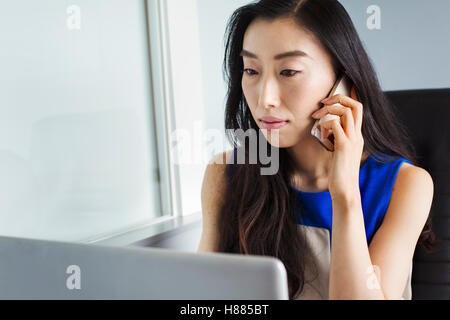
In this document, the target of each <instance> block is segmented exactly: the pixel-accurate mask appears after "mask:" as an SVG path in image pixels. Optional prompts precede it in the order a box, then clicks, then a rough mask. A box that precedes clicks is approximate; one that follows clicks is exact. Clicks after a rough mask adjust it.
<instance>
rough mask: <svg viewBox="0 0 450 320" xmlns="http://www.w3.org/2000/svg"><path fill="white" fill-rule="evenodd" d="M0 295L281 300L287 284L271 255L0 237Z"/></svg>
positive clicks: (45, 297)
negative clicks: (194, 251) (182, 250)
mask: <svg viewBox="0 0 450 320" xmlns="http://www.w3.org/2000/svg"><path fill="white" fill-rule="evenodd" d="M0 299H39V300H41V299H58V300H59V299H61V300H67V299H69V300H71V299H123V300H128V299H139V300H141V299H156V300H157V299H168V300H199V299H205V300H234V299H236V300H287V299H288V287H287V274H286V269H285V267H284V265H283V263H282V262H281V261H280V260H279V259H276V258H273V257H267V256H249V255H240V254H230V253H204V252H201V253H192V252H181V251H175V250H172V249H162V248H148V247H113V246H104V245H95V244H81V243H71V242H58V241H48V240H35V239H23V238H13V237H0Z"/></svg>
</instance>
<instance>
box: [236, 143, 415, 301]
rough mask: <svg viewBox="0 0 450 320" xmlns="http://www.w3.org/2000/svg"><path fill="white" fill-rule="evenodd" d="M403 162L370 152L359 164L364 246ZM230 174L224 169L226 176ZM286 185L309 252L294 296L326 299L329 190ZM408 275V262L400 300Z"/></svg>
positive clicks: (378, 222)
mask: <svg viewBox="0 0 450 320" xmlns="http://www.w3.org/2000/svg"><path fill="white" fill-rule="evenodd" d="M235 151H236V148H235V149H234V150H233V154H232V157H231V159H230V160H231V161H230V162H229V163H233V162H232V159H233V157H234V153H235ZM403 162H407V163H409V164H412V163H411V162H410V161H409V160H408V159H406V158H399V159H397V160H394V161H390V162H385V163H381V162H379V161H377V159H376V158H375V156H374V155H371V156H369V157H368V158H367V159H366V160H365V161H364V163H363V164H362V165H361V167H360V171H359V188H360V193H361V204H362V209H363V215H364V227H365V231H366V239H367V244H368V245H369V244H370V242H371V240H372V238H373V236H374V235H375V233H376V231H377V230H378V228H379V227H380V226H381V223H382V222H383V218H384V215H385V213H386V210H387V208H388V205H389V201H390V198H391V193H392V189H393V186H394V182H395V179H396V176H397V173H398V170H399V169H400V166H401V165H402V164H403ZM230 167H231V166H230ZM230 170H231V169H230ZM230 173H231V171H228V176H229V175H230ZM290 188H291V189H292V190H293V192H295V194H296V196H297V197H298V199H299V202H300V207H301V210H300V211H301V213H300V212H298V214H297V223H298V224H297V227H298V230H299V232H302V233H303V234H304V235H305V238H306V242H307V245H308V246H309V248H310V251H311V252H312V253H313V254H312V256H311V257H310V258H309V259H310V260H308V261H306V270H305V287H304V289H303V291H302V292H301V293H300V294H299V295H298V296H297V297H295V299H298V300H301V299H328V285H329V283H328V280H329V270H330V253H331V239H332V237H331V236H332V235H331V231H332V218H333V212H332V201H331V196H330V192H329V191H328V190H326V191H322V192H306V191H301V190H299V189H296V188H294V187H293V186H290ZM375 272H376V268H375ZM411 274H412V261H411V267H410V273H409V277H408V281H407V283H406V285H405V290H404V292H403V295H402V299H406V300H410V299H411V295H412V294H411ZM369 275H370V274H369ZM381 276H382V275H381Z"/></svg>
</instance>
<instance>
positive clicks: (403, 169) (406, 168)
mask: <svg viewBox="0 0 450 320" xmlns="http://www.w3.org/2000/svg"><path fill="white" fill-rule="evenodd" d="M408 184H411V185H414V186H415V187H416V188H418V189H419V190H422V191H424V192H426V191H428V192H429V191H433V190H434V185H433V178H432V177H431V174H430V173H429V172H428V171H427V170H425V169H424V168H421V167H418V166H415V165H412V164H409V163H407V162H403V163H402V165H401V166H400V169H399V170H398V174H397V178H396V180H395V183H394V188H395V186H396V185H398V188H397V189H400V188H402V187H407V185H408Z"/></svg>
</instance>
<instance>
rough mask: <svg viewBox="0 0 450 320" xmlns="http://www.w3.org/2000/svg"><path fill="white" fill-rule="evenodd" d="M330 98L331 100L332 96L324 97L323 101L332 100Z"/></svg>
mask: <svg viewBox="0 0 450 320" xmlns="http://www.w3.org/2000/svg"><path fill="white" fill-rule="evenodd" d="M330 100H331V97H328V98H325V99H323V100H322V101H321V102H327V101H330Z"/></svg>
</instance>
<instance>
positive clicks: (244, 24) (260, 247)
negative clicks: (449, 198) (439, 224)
mask: <svg viewBox="0 0 450 320" xmlns="http://www.w3.org/2000/svg"><path fill="white" fill-rule="evenodd" d="M285 17H288V18H292V19H294V21H296V22H297V23H298V25H299V26H301V27H304V28H306V29H307V30H309V31H310V32H312V34H313V35H314V36H315V37H316V38H317V39H318V40H319V41H320V42H321V43H322V44H323V46H324V47H325V48H326V50H327V51H328V53H329V54H330V56H331V57H332V63H333V67H334V71H335V73H336V75H338V74H340V73H341V72H345V73H346V74H347V76H348V77H349V78H350V79H351V80H352V82H353V84H354V85H355V87H356V92H357V97H358V100H359V101H360V102H361V103H362V104H363V105H364V108H363V110H364V114H363V123H362V134H363V138H364V151H365V152H366V153H367V154H369V155H373V156H374V157H375V158H376V159H377V161H381V162H386V161H392V160H395V159H398V158H400V157H404V158H406V159H408V160H409V161H411V163H412V164H414V165H418V162H417V155H416V151H415V149H414V147H413V145H412V143H411V142H410V137H409V136H408V134H407V131H406V130H405V127H404V126H403V125H402V124H401V123H399V121H398V120H397V119H396V118H395V114H394V112H393V108H392V105H391V103H390V101H389V100H388V99H387V98H386V96H385V94H384V92H383V91H382V89H381V87H380V84H379V81H378V79H377V76H376V74H375V71H374V68H373V67H372V64H371V61H370V59H369V57H368V55H367V53H366V51H365V49H364V48H363V45H362V43H361V40H360V38H359V36H358V33H357V31H356V29H355V27H354V25H353V22H352V20H351V18H350V16H349V15H348V13H347V11H346V10H345V8H344V7H343V6H342V5H341V4H340V3H339V2H338V1H336V0H300V1H299V0H260V1H258V2H254V3H250V4H248V5H245V6H243V7H240V8H239V9H237V10H236V11H234V13H233V14H232V16H231V18H230V19H229V21H228V24H227V29H226V38H225V58H224V64H223V71H224V77H225V81H226V83H227V85H228V90H227V97H226V110H225V128H226V129H227V130H226V136H227V138H228V140H229V141H230V143H231V144H232V145H233V146H234V148H240V147H242V146H244V145H246V140H245V141H241V140H242V139H241V138H240V137H239V136H238V135H236V134H235V130H237V129H242V130H243V131H244V132H245V131H247V130H254V131H258V130H259V128H258V125H257V124H256V122H255V120H254V119H253V117H252V115H251V113H250V109H249V107H248V104H247V102H246V99H245V96H244V94H243V90H242V85H241V80H242V75H243V60H242V57H241V56H240V53H241V51H242V49H243V48H242V45H243V40H244V34H245V31H246V30H247V28H248V26H249V25H250V23H251V22H252V21H253V20H255V19H256V18H264V19H266V20H274V19H278V18H285ZM257 139H260V135H257ZM266 143H267V142H266ZM257 145H258V146H260V143H259V141H258V143H257ZM248 149H249V148H247V147H244V152H245V157H246V161H245V164H239V165H232V167H230V166H231V164H229V165H228V167H227V169H228V170H229V171H228V172H231V174H230V176H229V180H228V186H229V187H228V188H227V192H226V201H225V204H224V206H223V207H222V209H221V212H220V217H219V219H220V223H219V232H220V237H219V238H220V241H219V242H220V245H219V247H220V249H219V250H220V251H222V252H231V253H243V254H253V255H268V256H274V257H277V258H279V259H280V260H281V261H282V262H283V263H284V265H285V267H286V270H287V274H288V284H289V297H290V298H291V299H292V298H293V297H295V296H296V295H297V294H299V293H300V292H301V291H302V289H303V287H304V283H305V276H304V272H305V260H306V259H307V258H308V255H309V254H310V253H309V251H308V249H307V245H306V241H305V240H306V239H305V237H304V235H303V234H302V233H301V232H299V229H298V226H297V222H296V218H295V217H296V216H295V214H294V212H298V210H301V204H299V199H298V197H296V195H295V194H294V191H293V190H291V189H290V188H289V184H290V180H289V179H290V177H291V174H292V173H293V170H294V165H293V162H292V159H291V158H290V157H289V155H288V153H287V152H286V150H285V149H283V148H280V149H279V159H280V162H279V163H280V167H279V170H278V172H277V173H276V174H275V175H261V174H260V169H261V168H262V167H263V166H262V164H261V163H260V162H259V161H258V162H257V163H256V164H250V162H249V153H248ZM379 155H384V156H383V157H379ZM386 155H387V156H388V157H387V158H386V157H385V156H386ZM235 160H236V159H235ZM235 162H236V161H234V163H235ZM230 169H232V170H230ZM419 243H421V244H422V245H423V246H424V247H425V248H426V249H429V250H431V249H433V248H434V247H435V244H436V243H435V237H434V234H433V232H432V231H431V219H430V217H429V218H428V220H427V222H426V225H425V227H424V229H423V231H422V234H421V236H420V238H419Z"/></svg>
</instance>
